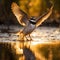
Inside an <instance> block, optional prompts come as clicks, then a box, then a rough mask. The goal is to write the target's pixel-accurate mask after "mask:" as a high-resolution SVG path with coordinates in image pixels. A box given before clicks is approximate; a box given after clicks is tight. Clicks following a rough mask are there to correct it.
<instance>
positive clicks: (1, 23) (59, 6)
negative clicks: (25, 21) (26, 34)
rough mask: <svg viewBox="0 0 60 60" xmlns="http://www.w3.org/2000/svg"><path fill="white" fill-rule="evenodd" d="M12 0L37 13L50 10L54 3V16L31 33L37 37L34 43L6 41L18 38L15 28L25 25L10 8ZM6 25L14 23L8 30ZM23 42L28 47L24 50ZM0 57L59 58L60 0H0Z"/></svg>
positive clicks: (10, 59) (2, 59)
mask: <svg viewBox="0 0 60 60" xmlns="http://www.w3.org/2000/svg"><path fill="white" fill-rule="evenodd" d="M12 2H16V3H17V4H18V5H19V6H20V9H22V10H23V11H24V12H26V13H27V14H28V15H29V16H35V17H39V16H41V15H42V14H44V13H45V12H47V11H48V10H49V9H50V7H51V3H52V4H54V8H53V13H52V14H51V16H50V17H49V18H48V19H47V20H46V21H45V22H43V23H42V25H41V26H40V27H39V28H37V29H36V30H34V31H33V33H32V34H31V37H32V39H33V40H34V41H32V42H31V43H30V41H28V42H4V41H9V40H10V41H12V40H13V39H14V40H17V39H16V38H17V37H18V36H16V35H15V32H17V31H20V29H22V27H21V26H20V24H19V23H18V21H17V19H16V17H15V16H14V14H13V13H12V11H11V4H12ZM5 25H7V26H9V25H11V26H9V28H10V30H9V31H8V27H6V26H5ZM47 26H48V27H47ZM49 26H50V27H49ZM56 26H57V27H56ZM6 29H7V30H6ZM9 32H11V33H9ZM1 41H3V42H1ZM23 44H25V46H26V47H27V48H26V47H25V49H24V52H22V51H23V50H22V49H21V48H20V46H22V45H23ZM29 44H30V48H29ZM28 58H29V59H28ZM31 58H34V59H31ZM0 60H60V0H0Z"/></svg>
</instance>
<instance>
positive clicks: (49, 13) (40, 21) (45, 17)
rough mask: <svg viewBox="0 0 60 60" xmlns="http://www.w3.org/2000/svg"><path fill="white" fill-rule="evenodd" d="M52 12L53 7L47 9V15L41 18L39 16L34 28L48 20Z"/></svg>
mask: <svg viewBox="0 0 60 60" xmlns="http://www.w3.org/2000/svg"><path fill="white" fill-rule="evenodd" d="M52 10H53V6H52V7H51V8H50V9H49V11H48V12H47V13H45V14H43V15H42V16H40V17H39V18H37V19H36V27H38V26H39V25H41V24H42V23H43V22H44V21H45V20H46V19H48V18H49V16H50V15H51V13H52Z"/></svg>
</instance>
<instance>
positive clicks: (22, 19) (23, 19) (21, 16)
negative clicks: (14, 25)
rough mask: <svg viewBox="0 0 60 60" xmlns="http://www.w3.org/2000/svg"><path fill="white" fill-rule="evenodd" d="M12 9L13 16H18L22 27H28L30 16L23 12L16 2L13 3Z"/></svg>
mask: <svg viewBox="0 0 60 60" xmlns="http://www.w3.org/2000/svg"><path fill="white" fill-rule="evenodd" d="M11 9H12V12H13V14H14V15H15V16H16V18H17V20H18V22H19V23H20V24H21V25H23V26H26V24H27V22H28V15H27V14H26V13H25V12H23V11H22V10H21V9H20V7H19V6H18V5H17V4H16V3H15V2H13V3H12V5H11Z"/></svg>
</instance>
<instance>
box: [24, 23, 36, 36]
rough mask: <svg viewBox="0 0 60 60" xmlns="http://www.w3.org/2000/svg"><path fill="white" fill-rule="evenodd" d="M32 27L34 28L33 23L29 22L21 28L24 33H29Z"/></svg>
mask: <svg viewBox="0 0 60 60" xmlns="http://www.w3.org/2000/svg"><path fill="white" fill-rule="evenodd" d="M34 29H35V25H34V24H30V23H29V24H28V25H27V26H26V27H25V28H24V29H23V33H24V34H25V35H27V34H30V33H31V32H32V31H33V30H34Z"/></svg>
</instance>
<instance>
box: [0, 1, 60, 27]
mask: <svg viewBox="0 0 60 60" xmlns="http://www.w3.org/2000/svg"><path fill="white" fill-rule="evenodd" d="M12 2H16V3H17V4H18V5H19V6H20V9H22V10H23V11H24V12H26V13H27V14H28V15H29V16H36V17H39V16H41V15H42V14H44V13H45V12H46V11H48V10H49V8H50V7H51V3H52V4H54V9H53V13H52V15H51V16H50V17H49V19H48V20H46V21H45V22H44V23H43V24H42V25H54V26H55V25H60V0H0V24H18V21H17V20H16V17H15V16H14V15H13V13H12V11H11V4H12Z"/></svg>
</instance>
